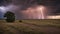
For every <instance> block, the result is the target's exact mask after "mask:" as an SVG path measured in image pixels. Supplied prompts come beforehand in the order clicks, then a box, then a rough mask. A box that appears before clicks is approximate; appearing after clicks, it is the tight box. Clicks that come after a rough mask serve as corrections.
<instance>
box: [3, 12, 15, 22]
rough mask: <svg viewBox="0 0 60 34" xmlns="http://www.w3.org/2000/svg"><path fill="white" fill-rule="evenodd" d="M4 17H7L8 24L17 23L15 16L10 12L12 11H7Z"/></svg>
mask: <svg viewBox="0 0 60 34" xmlns="http://www.w3.org/2000/svg"><path fill="white" fill-rule="evenodd" d="M4 17H6V21H7V22H14V21H15V14H14V13H12V12H10V11H7V12H6V13H5V14H4Z"/></svg>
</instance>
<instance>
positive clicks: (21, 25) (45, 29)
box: [0, 19, 60, 34]
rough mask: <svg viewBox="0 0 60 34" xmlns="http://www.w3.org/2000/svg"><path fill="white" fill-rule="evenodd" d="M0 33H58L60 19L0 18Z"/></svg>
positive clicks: (59, 31)
mask: <svg viewBox="0 0 60 34" xmlns="http://www.w3.org/2000/svg"><path fill="white" fill-rule="evenodd" d="M0 34H60V20H58V19H56V20H54V19H53V20H51V19H46V20H22V22H19V20H16V21H15V22H12V23H8V22H6V21H5V20H0Z"/></svg>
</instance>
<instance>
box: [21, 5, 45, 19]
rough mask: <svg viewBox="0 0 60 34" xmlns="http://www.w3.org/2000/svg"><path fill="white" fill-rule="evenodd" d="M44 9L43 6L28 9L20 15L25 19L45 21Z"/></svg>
mask: <svg viewBox="0 0 60 34" xmlns="http://www.w3.org/2000/svg"><path fill="white" fill-rule="evenodd" d="M45 12H46V8H45V7H44V6H36V7H30V8H28V9H27V10H23V11H22V13H23V15H24V16H25V18H27V19H45V17H46V13H45Z"/></svg>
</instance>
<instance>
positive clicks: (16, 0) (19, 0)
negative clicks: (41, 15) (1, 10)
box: [0, 0, 60, 18]
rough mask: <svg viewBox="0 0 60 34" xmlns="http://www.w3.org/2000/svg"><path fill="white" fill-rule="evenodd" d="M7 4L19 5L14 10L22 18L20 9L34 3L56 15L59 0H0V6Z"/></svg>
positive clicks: (58, 8)
mask: <svg viewBox="0 0 60 34" xmlns="http://www.w3.org/2000/svg"><path fill="white" fill-rule="evenodd" d="M9 4H12V5H15V6H17V7H19V8H18V9H16V10H15V11H16V12H15V13H16V14H17V16H18V17H19V16H20V17H21V18H23V16H22V15H23V14H22V13H21V11H22V10H26V9H27V8H29V7H34V6H35V5H43V6H46V7H48V14H49V15H56V14H58V13H60V0H0V6H1V5H4V6H7V5H9ZM19 12H20V13H19Z"/></svg>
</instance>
